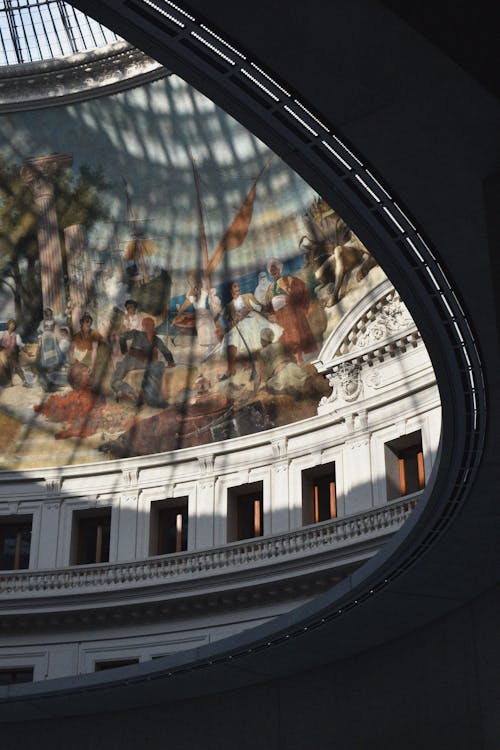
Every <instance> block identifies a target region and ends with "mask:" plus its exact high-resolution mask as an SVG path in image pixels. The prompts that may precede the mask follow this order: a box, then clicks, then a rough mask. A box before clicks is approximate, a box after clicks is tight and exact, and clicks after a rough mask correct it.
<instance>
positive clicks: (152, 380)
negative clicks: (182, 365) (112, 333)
mask: <svg viewBox="0 0 500 750" xmlns="http://www.w3.org/2000/svg"><path fill="white" fill-rule="evenodd" d="M141 327H142V330H140V331H137V330H132V331H127V332H126V333H122V335H121V336H120V348H121V351H122V354H124V355H125V356H124V358H123V359H122V360H121V362H118V364H117V365H116V368H115V371H114V373H113V377H112V379H111V387H112V389H113V391H114V392H115V394H116V397H117V398H120V397H121V396H126V397H127V398H130V399H131V400H133V401H135V402H137V403H141V402H142V401H145V402H146V403H147V404H149V405H150V406H161V407H164V406H165V402H164V400H163V399H162V396H161V380H162V376H163V371H164V368H165V365H164V363H163V362H160V361H158V352H159V353H160V354H162V355H163V357H164V359H165V361H166V363H167V367H174V365H175V362H174V358H173V357H172V353H171V352H170V350H169V349H168V348H167V347H166V346H165V344H164V343H163V341H162V340H161V339H160V337H159V336H157V335H156V334H155V331H154V320H153V318H150V317H146V318H143V320H142V324H141ZM128 342H130V348H129V349H128V351H127V344H128ZM133 370H143V371H144V374H143V377H142V382H141V386H140V389H139V390H137V389H136V388H133V387H132V386H131V385H130V384H129V383H127V382H126V380H125V378H126V376H127V375H128V373H129V372H132V371H133Z"/></svg>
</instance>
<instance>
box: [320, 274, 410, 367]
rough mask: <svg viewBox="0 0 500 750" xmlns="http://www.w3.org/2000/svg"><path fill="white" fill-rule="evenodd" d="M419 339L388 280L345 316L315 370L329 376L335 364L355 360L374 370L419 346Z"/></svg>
mask: <svg viewBox="0 0 500 750" xmlns="http://www.w3.org/2000/svg"><path fill="white" fill-rule="evenodd" d="M419 338H420V335H419V333H418V331H417V328H416V326H415V323H414V321H413V319H412V317H411V315H410V313H409V312H408V309H407V307H406V305H405V304H404V302H403V301H402V300H401V298H400V296H399V294H398V292H397V291H396V290H395V289H394V287H393V286H392V284H391V283H390V281H388V280H387V279H386V280H384V281H382V282H381V283H380V284H377V286H376V287H374V289H372V290H371V292H369V294H367V295H366V296H365V297H363V299H362V300H360V301H359V302H358V303H357V304H356V305H354V307H353V308H352V309H351V310H350V311H349V312H348V313H347V314H346V315H345V316H344V318H343V319H342V320H341V322H340V324H339V325H338V326H337V327H336V328H335V330H334V331H333V332H332V334H331V336H330V337H329V338H328V339H327V341H326V342H325V344H324V346H323V348H322V350H321V352H320V353H319V356H318V359H317V360H316V362H315V366H316V369H317V370H318V371H319V372H321V373H324V374H325V375H326V374H327V373H328V371H329V370H331V366H332V364H333V363H336V364H337V363H341V362H344V361H351V360H353V361H355V362H357V363H358V364H363V363H364V362H366V363H367V364H368V365H369V366H371V365H373V364H374V363H375V362H377V361H378V362H383V361H384V359H385V358H386V357H388V356H389V357H394V356H395V355H396V354H398V353H400V352H404V351H406V349H407V348H408V347H414V346H416V345H417V340H418V339H419Z"/></svg>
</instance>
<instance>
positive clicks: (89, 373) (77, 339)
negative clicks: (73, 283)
mask: <svg viewBox="0 0 500 750" xmlns="http://www.w3.org/2000/svg"><path fill="white" fill-rule="evenodd" d="M92 323H93V318H92V316H91V315H89V313H85V314H84V315H82V317H81V318H80V330H79V331H78V333H75V335H74V336H73V338H72V340H71V348H70V351H69V362H70V365H71V367H70V371H69V373H68V383H69V384H70V385H71V386H72V388H75V389H76V390H82V389H84V388H87V387H90V388H91V389H92V390H94V391H98V390H100V389H101V387H102V384H103V380H104V377H105V375H106V370H107V367H108V363H109V349H108V347H107V346H106V344H105V343H104V340H103V338H102V336H101V334H100V333H98V331H94V330H92Z"/></svg>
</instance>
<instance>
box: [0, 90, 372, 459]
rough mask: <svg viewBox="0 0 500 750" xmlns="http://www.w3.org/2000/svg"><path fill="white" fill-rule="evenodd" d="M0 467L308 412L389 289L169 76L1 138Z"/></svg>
mask: <svg viewBox="0 0 500 750" xmlns="http://www.w3.org/2000/svg"><path fill="white" fill-rule="evenodd" d="M0 226H1V228H0V329H1V330H0V427H1V430H0V435H1V437H0V442H1V448H2V454H3V459H2V465H1V467H2V468H3V469H13V468H15V469H19V468H20V469H22V468H29V467H32V466H49V465H64V464H79V463H87V462H95V461H103V460H106V459H110V458H117V457H118V458H120V457H127V456H135V455H147V454H152V453H158V452H163V451H171V450H176V449H178V448H189V447H195V446H199V445H203V444H206V443H210V442H214V441H220V440H225V439H228V438H236V437H239V436H243V435H248V434H251V433H254V432H260V431H263V430H267V429H270V428H272V427H277V426H283V425H286V424H288V423H291V422H295V421H297V420H300V419H304V418H308V417H312V416H314V415H316V414H317V409H318V403H319V402H320V400H321V399H322V398H324V397H325V396H328V394H329V393H330V391H331V386H330V385H329V383H328V381H327V380H326V378H324V377H323V375H321V374H319V373H318V371H317V370H316V368H315V366H314V363H315V361H316V360H318V358H319V357H320V353H321V350H322V348H323V347H324V345H325V344H326V342H327V340H328V339H329V338H330V337H331V336H332V334H333V332H334V331H335V329H336V326H337V325H338V323H339V322H340V320H341V319H342V318H343V317H344V316H345V315H346V313H348V312H349V310H350V309H352V308H353V306H354V305H356V304H357V303H358V302H359V301H360V299H362V298H363V297H364V296H365V295H366V294H367V293H368V292H369V291H370V290H372V289H373V288H374V287H375V286H376V285H377V284H379V283H380V282H381V281H382V280H384V278H385V276H384V274H383V272H382V270H381V269H380V267H379V266H378V265H377V263H376V261H375V260H374V258H373V257H372V256H371V255H370V252H369V250H368V249H367V248H366V247H365V246H364V245H363V244H362V242H361V241H360V240H359V239H358V237H357V236H356V235H355V234H354V233H353V232H352V231H351V230H350V228H349V227H348V226H347V225H346V223H345V222H344V221H343V219H342V217H341V216H339V215H338V214H337V212H336V211H335V207H334V206H333V207H330V206H329V205H327V204H326V203H325V202H324V201H323V200H322V199H321V197H320V196H317V195H315V194H314V192H313V191H312V190H311V188H310V187H309V186H308V185H307V184H306V183H304V182H303V180H301V179H300V178H299V177H298V176H297V175H296V174H295V173H294V172H293V171H292V170H291V169H290V168H289V167H287V166H286V165H285V164H284V163H283V162H282V161H281V160H280V159H278V158H277V157H276V156H274V155H273V154H272V152H270V151H269V149H268V148H267V147H266V146H264V144H262V143H261V142H260V141H259V140H258V139H257V138H255V137H254V136H253V135H251V134H250V133H249V132H248V131H246V130H245V129H244V128H243V127H242V126H240V125H239V124H238V123H237V122H236V121H235V120H233V119H232V118H231V117H230V116H229V115H227V114H225V113H224V112H223V111H221V110H219V109H218V108H216V107H215V105H213V104H212V102H210V101H209V100H208V99H206V98H205V97H204V96H202V95H200V94H199V93H198V92H196V91H195V90H193V89H192V88H191V87H189V86H188V85H187V84H185V83H184V82H183V81H182V80H180V79H179V78H177V77H175V76H168V77H165V78H163V79H161V80H159V81H156V82H154V83H150V84H147V85H144V86H141V87H138V88H136V89H133V90H131V91H128V92H122V93H120V94H116V95H113V96H108V97H105V98H101V99H99V101H98V103H97V102H95V101H86V102H83V103H80V104H72V105H65V106H63V107H58V108H53V109H47V110H42V111H38V112H18V113H15V114H11V115H8V116H6V117H5V118H4V128H3V134H2V137H1V140H0Z"/></svg>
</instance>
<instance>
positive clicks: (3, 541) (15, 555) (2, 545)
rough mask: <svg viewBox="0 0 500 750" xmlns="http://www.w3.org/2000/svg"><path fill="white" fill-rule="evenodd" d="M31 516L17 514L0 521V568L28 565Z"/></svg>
mask: <svg viewBox="0 0 500 750" xmlns="http://www.w3.org/2000/svg"><path fill="white" fill-rule="evenodd" d="M32 518H33V517H32V516H17V517H14V518H7V519H2V521H1V522H0V570H23V569H25V568H28V567H29V563H30V548H31V525H32Z"/></svg>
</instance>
